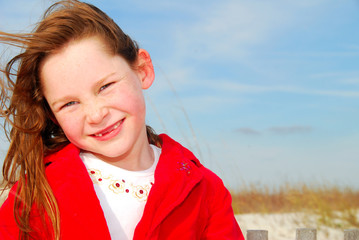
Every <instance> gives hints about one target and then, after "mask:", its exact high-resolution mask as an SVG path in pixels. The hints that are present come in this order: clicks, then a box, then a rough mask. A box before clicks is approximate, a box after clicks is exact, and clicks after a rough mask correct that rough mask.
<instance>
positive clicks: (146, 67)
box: [137, 49, 155, 89]
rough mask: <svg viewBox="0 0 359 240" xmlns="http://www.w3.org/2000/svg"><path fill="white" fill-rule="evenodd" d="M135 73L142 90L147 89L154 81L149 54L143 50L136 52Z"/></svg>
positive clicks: (153, 71)
mask: <svg viewBox="0 0 359 240" xmlns="http://www.w3.org/2000/svg"><path fill="white" fill-rule="evenodd" d="M137 72H138V74H139V77H140V80H141V86H142V89H148V88H149V87H150V86H151V85H152V83H153V81H154V80H155V70H154V69H153V64H152V60H151V57H150V54H149V53H148V52H147V51H146V50H144V49H139V50H138V56H137Z"/></svg>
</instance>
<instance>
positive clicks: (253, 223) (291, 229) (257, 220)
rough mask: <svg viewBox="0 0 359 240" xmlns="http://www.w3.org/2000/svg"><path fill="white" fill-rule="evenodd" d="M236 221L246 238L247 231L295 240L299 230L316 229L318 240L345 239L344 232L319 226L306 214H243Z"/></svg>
mask: <svg viewBox="0 0 359 240" xmlns="http://www.w3.org/2000/svg"><path fill="white" fill-rule="evenodd" d="M358 213H359V211H358ZM358 217H359V214H358ZM236 219H237V221H238V223H239V226H240V227H241V229H242V232H243V234H244V235H245V237H246V235H247V230H267V231H268V239H269V240H295V239H296V229H297V228H315V229H317V240H343V239H344V231H343V230H341V229H334V228H330V227H324V226H318V224H317V222H316V217H315V216H314V215H308V214H304V213H284V214H283V213H281V214H258V213H255V214H242V215H236ZM338 224H339V223H338Z"/></svg>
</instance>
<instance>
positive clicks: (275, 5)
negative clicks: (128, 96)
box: [0, 0, 359, 188]
mask: <svg viewBox="0 0 359 240" xmlns="http://www.w3.org/2000/svg"><path fill="white" fill-rule="evenodd" d="M88 2H90V3H93V4H95V5H96V6H98V7H100V8H101V9H102V10H104V11H105V12H106V13H108V14H109V15H110V16H111V17H112V18H113V19H114V20H115V21H116V22H117V23H118V24H119V26H120V27H121V28H122V29H123V30H124V31H125V32H127V33H128V34H129V35H130V36H132V38H133V39H135V40H136V41H137V42H138V43H139V44H140V46H141V47H142V48H145V49H147V50H148V51H149V52H150V54H151V56H152V60H153V62H154V65H155V71H156V80H155V83H154V85H153V86H152V87H151V89H149V90H147V91H146V93H145V94H146V99H147V105H148V119H147V122H148V124H149V125H151V126H152V127H154V128H155V129H156V131H157V132H165V133H168V134H169V135H170V136H172V137H173V138H175V139H176V140H178V141H180V142H181V143H183V145H185V146H186V147H188V148H190V149H191V150H193V151H194V152H195V153H196V154H197V156H198V157H199V158H200V159H201V161H202V163H204V165H206V166H207V167H209V168H210V169H212V170H213V171H215V172H216V173H217V174H218V175H219V176H221V177H222V178H223V180H224V181H225V183H226V184H227V185H228V186H229V187H230V188H237V187H238V186H240V184H242V183H243V182H245V183H264V184H270V185H275V184H278V183H281V182H285V181H294V182H297V181H304V182H309V183H313V182H315V183H316V182H319V183H332V184H340V185H349V186H352V187H355V188H359V174H358V171H359V125H358V123H359V30H358V27H357V25H358V22H359V1H354V0H344V1H336V0H297V1H285V0H271V1H264V0H252V1H248V0H222V1H214V0H207V1H202V0H201V1H189V0H184V1H158V0H154V1H145V0H132V1H130V0H122V1H115V0H107V1H103V0H101V1H100V0H92V1H88ZM0 5H1V9H0V29H1V30H6V31H19V30H23V29H27V30H31V29H32V26H31V24H34V23H35V22H36V21H37V20H39V18H40V15H41V14H42V12H43V10H44V9H45V8H46V7H47V6H49V3H48V1H45V0H34V1H27V0H12V1H5V0H0ZM29 26H30V27H29ZM2 138H3V139H4V137H2ZM2 144H3V143H2ZM5 150H6V144H3V146H2V151H3V152H4V151H5Z"/></svg>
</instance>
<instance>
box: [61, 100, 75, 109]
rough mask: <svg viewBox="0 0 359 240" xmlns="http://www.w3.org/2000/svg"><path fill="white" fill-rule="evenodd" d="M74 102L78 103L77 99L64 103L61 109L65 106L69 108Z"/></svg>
mask: <svg viewBox="0 0 359 240" xmlns="http://www.w3.org/2000/svg"><path fill="white" fill-rule="evenodd" d="M74 104H76V102H75V101H72V102H68V103H66V104H64V105H63V106H62V107H61V109H63V108H67V107H70V106H72V105H74Z"/></svg>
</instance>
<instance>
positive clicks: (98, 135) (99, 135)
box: [95, 121, 122, 137]
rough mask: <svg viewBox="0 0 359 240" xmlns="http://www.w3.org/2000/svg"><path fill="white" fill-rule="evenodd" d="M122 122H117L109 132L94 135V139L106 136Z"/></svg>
mask: <svg viewBox="0 0 359 240" xmlns="http://www.w3.org/2000/svg"><path fill="white" fill-rule="evenodd" d="M121 122H122V121H120V122H118V123H117V124H116V125H115V126H114V127H113V128H112V129H111V130H110V131H107V132H104V133H99V134H95V136H96V137H102V136H103V135H104V134H107V133H109V132H112V131H113V130H115V129H117V128H118V127H119V126H120V124H121Z"/></svg>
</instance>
